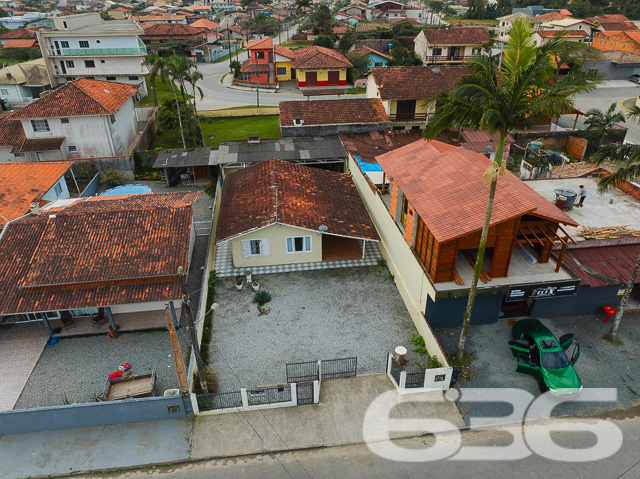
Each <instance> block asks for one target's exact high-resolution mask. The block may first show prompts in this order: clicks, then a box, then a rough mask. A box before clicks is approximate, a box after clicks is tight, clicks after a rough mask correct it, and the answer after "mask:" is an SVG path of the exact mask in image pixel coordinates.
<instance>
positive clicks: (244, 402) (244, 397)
mask: <svg viewBox="0 0 640 479" xmlns="http://www.w3.org/2000/svg"><path fill="white" fill-rule="evenodd" d="M240 396H242V409H244V410H247V409H249V398H248V397H247V389H246V388H241V389H240Z"/></svg>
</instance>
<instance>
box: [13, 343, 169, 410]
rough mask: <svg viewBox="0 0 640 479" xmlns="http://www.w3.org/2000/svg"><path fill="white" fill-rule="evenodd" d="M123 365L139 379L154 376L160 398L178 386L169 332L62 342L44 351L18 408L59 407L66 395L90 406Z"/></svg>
mask: <svg viewBox="0 0 640 479" xmlns="http://www.w3.org/2000/svg"><path fill="white" fill-rule="evenodd" d="M125 361H127V362H129V363H131V365H132V366H133V371H134V373H136V374H146V373H150V372H151V370H155V371H156V373H157V375H158V381H157V383H156V394H157V395H162V393H163V391H164V390H165V389H170V388H175V387H177V383H178V380H177V378H176V375H175V372H174V369H175V368H174V365H173V358H172V357H171V341H170V340H169V333H168V332H166V331H150V332H140V333H125V334H123V335H122V336H120V337H119V338H117V339H115V340H113V339H107V338H106V336H105V335H100V336H88V337H75V338H62V339H61V340H60V342H59V343H58V344H56V345H55V346H47V347H46V348H45V349H44V351H43V352H42V355H41V356H40V359H39V360H38V363H37V364H36V367H35V368H34V369H33V372H32V373H31V376H30V377H29V380H28V381H27V384H26V385H25V387H24V389H23V390H22V394H21V395H20V398H19V399H18V402H17V403H16V406H15V408H14V409H26V408H32V407H41V406H59V405H61V404H63V403H64V398H65V396H66V398H67V399H68V400H69V402H71V403H74V402H77V403H84V402H90V401H91V400H92V398H93V394H94V393H96V392H99V391H103V390H104V387H105V384H106V382H107V377H108V375H109V374H111V373H112V372H113V371H115V370H116V369H117V368H118V366H119V365H120V364H121V363H123V362H125Z"/></svg>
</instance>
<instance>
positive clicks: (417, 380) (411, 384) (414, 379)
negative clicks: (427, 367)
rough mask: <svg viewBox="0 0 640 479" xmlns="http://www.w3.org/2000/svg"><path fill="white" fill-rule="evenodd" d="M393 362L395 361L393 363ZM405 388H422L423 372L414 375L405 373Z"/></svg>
mask: <svg viewBox="0 0 640 479" xmlns="http://www.w3.org/2000/svg"><path fill="white" fill-rule="evenodd" d="M394 362H395V361H394ZM404 387H406V388H422V387H424V371H418V372H415V373H407V381H406V382H405V386H404Z"/></svg>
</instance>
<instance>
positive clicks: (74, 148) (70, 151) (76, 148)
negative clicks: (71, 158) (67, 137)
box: [67, 145, 78, 153]
mask: <svg viewBox="0 0 640 479" xmlns="http://www.w3.org/2000/svg"><path fill="white" fill-rule="evenodd" d="M67 148H68V150H69V153H76V152H77V151H78V147H77V146H76V145H69V146H67Z"/></svg>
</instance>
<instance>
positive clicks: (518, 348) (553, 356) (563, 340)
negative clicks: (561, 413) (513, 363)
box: [509, 319, 582, 396]
mask: <svg viewBox="0 0 640 479" xmlns="http://www.w3.org/2000/svg"><path fill="white" fill-rule="evenodd" d="M511 334H512V336H513V339H512V340H511V341H509V348H510V349H511V353H512V354H513V355H514V356H515V357H516V358H517V359H518V365H517V367H516V371H517V372H519V373H524V374H530V375H531V376H534V377H535V378H536V379H537V380H538V386H539V387H540V391H541V392H546V391H550V392H551V393H552V394H554V395H556V396H567V395H574V394H577V393H579V392H580V391H581V390H582V381H580V378H579V377H578V374H577V373H576V371H575V369H573V365H574V364H575V362H576V361H577V360H578V357H579V356H580V345H579V344H578V342H577V341H575V343H574V340H573V339H574V338H573V334H571V333H569V334H565V335H563V336H561V337H560V340H556V338H555V336H554V335H553V334H552V333H551V331H549V330H548V329H547V327H546V326H545V325H544V324H542V323H541V322H540V321H538V320H537V319H523V320H520V321H518V322H517V323H516V324H515V326H514V327H513V328H512V329H511ZM571 344H573V345H574V347H573V351H572V354H571V359H567V355H566V354H565V351H566V350H567V349H569V347H570V346H571Z"/></svg>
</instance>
